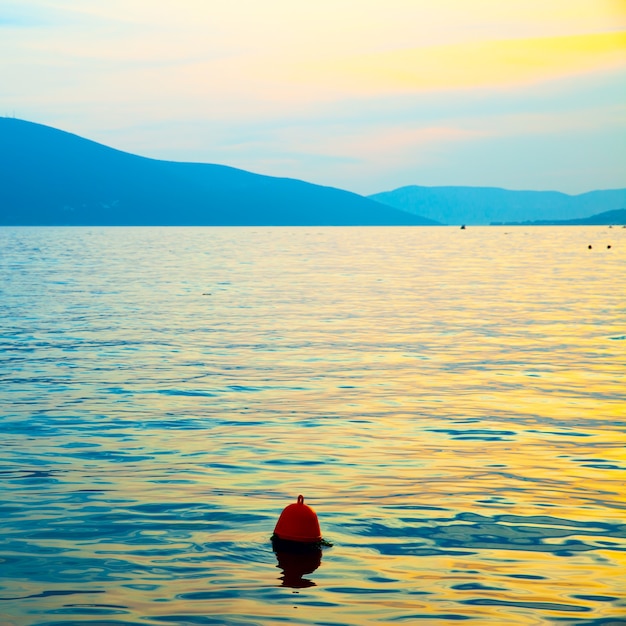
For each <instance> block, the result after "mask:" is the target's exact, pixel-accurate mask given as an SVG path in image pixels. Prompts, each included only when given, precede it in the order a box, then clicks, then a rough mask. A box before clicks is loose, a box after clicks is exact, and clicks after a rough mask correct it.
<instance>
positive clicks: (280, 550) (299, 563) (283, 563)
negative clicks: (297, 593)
mask: <svg viewBox="0 0 626 626" xmlns="http://www.w3.org/2000/svg"><path fill="white" fill-rule="evenodd" d="M292 544H294V542H292V541H289V542H287V541H281V540H279V539H278V540H276V539H274V540H273V541H272V548H273V549H274V554H276V559H277V561H278V565H277V566H276V567H279V568H280V569H281V570H283V575H282V576H281V577H280V580H281V581H282V583H281V587H292V588H294V589H303V588H305V587H315V583H314V582H313V581H312V580H309V579H308V578H304V577H305V576H306V575H307V574H312V573H313V572H314V571H315V570H316V569H317V568H318V567H319V566H320V565H321V564H322V549H321V548H320V547H319V546H317V545H315V546H311V545H297V544H296V545H292Z"/></svg>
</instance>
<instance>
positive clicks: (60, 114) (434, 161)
mask: <svg viewBox="0 0 626 626" xmlns="http://www.w3.org/2000/svg"><path fill="white" fill-rule="evenodd" d="M0 115H4V116H12V117H13V116H14V117H18V118H21V119H26V120H29V121H33V122H38V123H41V124H47V125H50V126H54V127H56V128H60V129H63V130H67V131H69V132H73V133H75V134H78V135H81V136H83V137H86V138H88V139H92V140H94V141H98V142H100V143H104V144H106V145H109V146H111V147H114V148H118V149H120V150H125V151H128V152H132V153H134V154H140V155H143V156H147V157H153V158H159V159H168V160H176V161H194V162H204V163H220V164H224V165H230V166H233V167H238V168H242V169H245V170H249V171H253V172H257V173H260V174H268V175H272V176H284V177H290V178H298V179H302V180H306V181H309V182H313V183H318V184H322V185H329V186H333V187H340V188H343V189H348V190H350V191H355V192H357V193H361V194H372V193H376V192H380V191H387V190H391V189H395V188H397V187H401V186H404V185H472V186H496V187H505V188H508V189H538V190H548V189H550V190H557V191H563V192H566V193H571V194H577V193H583V192H586V191H590V190H593V189H614V188H623V187H626V0H437V1H436V2H434V1H433V0H315V2H310V1H307V2H305V1H304V0H228V1H225V0H219V1H218V0H8V1H6V0H0Z"/></svg>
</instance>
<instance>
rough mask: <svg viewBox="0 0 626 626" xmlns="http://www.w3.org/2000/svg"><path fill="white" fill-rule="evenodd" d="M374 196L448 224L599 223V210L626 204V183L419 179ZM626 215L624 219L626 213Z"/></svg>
mask: <svg viewBox="0 0 626 626" xmlns="http://www.w3.org/2000/svg"><path fill="white" fill-rule="evenodd" d="M369 198H371V199H372V200H376V201H377V202H382V203H384V204H388V205H389V206H392V207H395V208H396V209H402V210H403V211H409V212H411V213H419V214H420V215H422V216H423V217H427V218H429V219H431V220H435V221H437V222H440V223H442V224H493V223H531V222H536V221H537V222H539V221H541V222H551V223H554V222H565V221H571V220H582V221H583V222H584V223H587V220H590V221H589V223H593V220H594V219H595V220H596V221H597V219H596V217H595V216H596V214H598V213H604V212H606V211H615V210H618V209H624V208H626V189H610V190H606V191H590V192H589V193H583V194H580V195H577V196H570V195H568V194H565V193H560V192H558V191H510V190H508V189H500V188H497V187H420V186H417V185H413V186H410V187H400V188H399V189H395V190H394V191H385V192H382V193H377V194H374V195H372V196H369ZM620 215H621V214H619V213H618V214H615V216H614V217H615V219H618V220H619V219H620V217H619V216H620ZM590 216H591V217H590ZM621 219H622V220H623V219H624V218H623V216H622V217H621ZM580 223H582V222H580ZM609 223H610V222H609ZM613 223H616V222H613ZM617 223H623V222H617Z"/></svg>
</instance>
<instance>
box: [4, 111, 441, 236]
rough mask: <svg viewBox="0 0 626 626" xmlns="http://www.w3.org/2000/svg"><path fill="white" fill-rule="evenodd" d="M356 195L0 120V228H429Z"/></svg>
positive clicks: (409, 215) (408, 215) (414, 217)
mask: <svg viewBox="0 0 626 626" xmlns="http://www.w3.org/2000/svg"><path fill="white" fill-rule="evenodd" d="M433 223H434V222H433V221H432V220H428V219H424V218H422V217H420V216H418V215H416V214H415V213H412V212H406V211H403V210H401V209H395V208H393V207H390V206H388V205H386V204H380V203H377V202H375V201H374V200H371V199H368V198H365V197H363V196H359V195H358V194H355V193H351V192H348V191H343V190H341V189H335V188H332V187H323V186H320V185H314V184H311V183H307V182H304V181H300V180H294V179H288V178H275V177H272V176H263V175H260V174H253V173H251V172H246V171H244V170H239V169H236V168H232V167H227V166H225V165H213V164H201V163H178V162H171V161H160V160H155V159H149V158H145V157H140V156H136V155H133V154H129V153H126V152H121V151H119V150H115V149H113V148H109V147H107V146H104V145H102V144H99V143H96V142H93V141H89V140H87V139H84V138H82V137H79V136H77V135H74V134H71V133H67V132H64V131H61V130H57V129H55V128H52V127H49V126H44V125H41V124H35V123H32V122H27V121H24V120H19V119H14V118H6V117H0V225H165V226H167V225H181V226H182V225H193V226H202V225H233V226H243V225H251V226H262V225H280V226H282V225H285V226H289V225H295V226H304V225H312V226H319V225H418V226H421V225H430V224H433Z"/></svg>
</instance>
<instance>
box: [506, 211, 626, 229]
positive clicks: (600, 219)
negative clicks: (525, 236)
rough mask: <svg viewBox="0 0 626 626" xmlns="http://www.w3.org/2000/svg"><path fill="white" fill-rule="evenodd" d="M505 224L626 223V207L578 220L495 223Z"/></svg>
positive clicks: (575, 224)
mask: <svg viewBox="0 0 626 626" xmlns="http://www.w3.org/2000/svg"><path fill="white" fill-rule="evenodd" d="M497 224H502V225H505V226H518V225H530V226H612V225H614V224H615V225H618V226H619V225H626V209H616V210H615V211H603V212H602V213H596V214H595V215H590V216H589V217H582V218H580V219H577V220H535V221H533V222H504V223H502V222H494V225H497Z"/></svg>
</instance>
